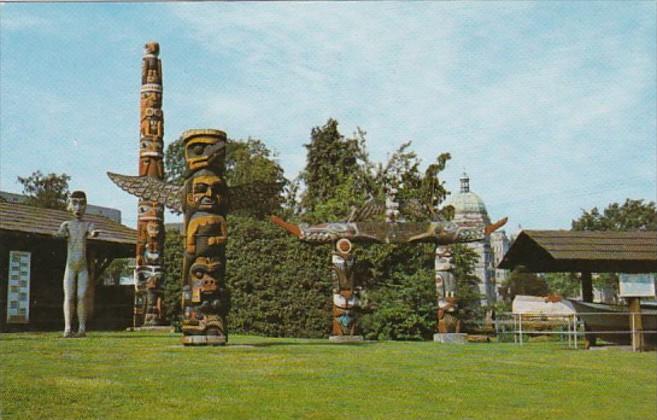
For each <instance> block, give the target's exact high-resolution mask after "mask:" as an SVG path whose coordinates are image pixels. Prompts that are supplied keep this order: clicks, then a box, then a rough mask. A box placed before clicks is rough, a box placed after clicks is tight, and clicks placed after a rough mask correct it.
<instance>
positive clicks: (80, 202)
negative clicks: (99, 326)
mask: <svg viewBox="0 0 657 420" xmlns="http://www.w3.org/2000/svg"><path fill="white" fill-rule="evenodd" d="M86 209H87V196H86V194H85V193H84V191H73V193H71V197H70V198H69V200H68V210H69V211H70V212H71V213H73V215H74V216H75V219H72V220H68V221H66V222H64V223H62V224H61V226H60V227H59V230H58V231H57V233H56V235H57V236H61V237H65V238H66V239H67V243H68V253H67V256H66V270H65V271H64V337H66V338H69V337H74V336H77V337H84V336H85V335H86V329H87V317H88V314H89V310H90V309H91V305H92V304H93V302H89V300H90V298H91V297H92V296H93V290H92V288H93V287H94V285H93V284H92V282H91V281H90V280H89V269H88V266H87V237H89V236H90V237H96V236H98V234H99V233H100V232H99V231H98V230H96V229H95V228H94V225H93V223H91V222H86V221H84V220H82V217H83V216H84V212H85V210H86ZM76 298H77V299H76ZM76 300H77V315H78V323H79V328H78V332H77V334H76V335H74V334H73V333H72V332H71V319H72V318H73V313H74V312H75V303H76Z"/></svg>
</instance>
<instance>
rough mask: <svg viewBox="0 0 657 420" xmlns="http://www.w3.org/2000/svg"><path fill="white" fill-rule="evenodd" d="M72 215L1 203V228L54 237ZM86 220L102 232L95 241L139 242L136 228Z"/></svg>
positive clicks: (99, 219)
mask: <svg viewBox="0 0 657 420" xmlns="http://www.w3.org/2000/svg"><path fill="white" fill-rule="evenodd" d="M71 218H72V215H71V214H70V213H69V212H67V211H64V210H54V209H44V208H40V207H33V206H27V205H24V204H17V203H3V202H0V231H10V232H24V233H29V234H35V235H46V236H54V234H55V232H57V229H59V226H60V225H61V223H62V222H64V221H66V220H70V219H71ZM84 220H86V221H89V222H93V223H94V225H95V226H96V229H98V230H101V231H102V232H101V234H100V235H99V236H98V237H97V238H96V239H94V241H100V242H113V243H119V244H131V245H134V244H135V242H136V241H137V231H136V230H134V229H131V228H129V227H127V226H124V225H122V224H120V223H116V222H114V221H112V220H110V219H108V218H106V217H103V216H96V215H92V214H85V215H84Z"/></svg>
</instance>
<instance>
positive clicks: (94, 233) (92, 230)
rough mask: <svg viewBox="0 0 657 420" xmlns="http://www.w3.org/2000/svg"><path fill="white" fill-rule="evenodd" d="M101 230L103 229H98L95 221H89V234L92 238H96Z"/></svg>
mask: <svg viewBox="0 0 657 420" xmlns="http://www.w3.org/2000/svg"><path fill="white" fill-rule="evenodd" d="M100 232H101V231H100V230H98V229H96V225H94V224H93V223H89V224H88V225H87V235H89V236H91V237H92V238H95V237H97V236H98V235H100Z"/></svg>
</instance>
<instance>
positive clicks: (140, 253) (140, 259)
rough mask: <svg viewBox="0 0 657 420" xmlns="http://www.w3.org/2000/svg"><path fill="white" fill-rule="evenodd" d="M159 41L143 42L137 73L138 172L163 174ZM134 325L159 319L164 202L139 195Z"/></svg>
mask: <svg viewBox="0 0 657 420" xmlns="http://www.w3.org/2000/svg"><path fill="white" fill-rule="evenodd" d="M159 53H160V45H159V44H158V43H157V42H149V43H147V44H146V45H145V52H144V58H143V63H142V73H141V95H140V124H139V134H140V138H139V176H148V177H153V178H156V179H159V180H162V179H163V178H164V164H163V161H162V157H163V154H162V150H163V148H164V143H163V137H164V114H163V113H162V64H161V62H160V59H159V58H158V55H159ZM136 248H137V255H136V267H135V306H134V319H133V321H134V325H135V326H142V325H146V326H153V325H159V324H161V323H162V304H161V302H162V297H161V290H160V289H161V280H162V270H163V263H164V261H163V255H164V254H163V250H164V206H162V205H161V204H159V203H157V202H156V201H152V200H146V199H143V198H140V199H139V206H138V210H137V247H136Z"/></svg>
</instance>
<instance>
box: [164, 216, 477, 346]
mask: <svg viewBox="0 0 657 420" xmlns="http://www.w3.org/2000/svg"><path fill="white" fill-rule="evenodd" d="M228 227H229V232H228V234H229V240H228V243H227V246H226V258H227V270H226V281H227V283H228V287H229V290H230V293H231V310H230V313H229V316H228V323H229V331H231V332H233V333H237V332H240V333H242V332H243V333H251V334H259V335H267V336H278V337H326V336H328V335H329V333H330V330H331V300H332V284H331V270H330V267H331V256H330V255H331V250H332V246H331V245H310V244H307V243H304V242H301V241H299V240H298V239H297V238H294V237H293V236H291V235H289V234H288V233H287V232H284V231H283V230H281V229H280V228H279V227H277V226H275V225H274V224H272V223H271V222H269V221H267V220H256V219H254V218H251V217H243V216H229V218H228ZM181 252H182V238H181V237H180V235H178V233H177V232H167V244H166V246H165V256H166V258H167V269H166V274H165V285H164V293H165V302H166V303H167V316H168V317H169V320H170V321H171V322H172V323H176V322H178V319H179V316H180V304H179V301H180V282H181V280H180V278H181V276H180V261H181V258H182V254H181ZM354 252H355V255H356V257H357V259H358V270H359V274H358V276H359V278H361V279H362V282H363V286H364V288H365V290H364V293H363V295H362V303H363V305H362V306H363V308H362V317H361V331H362V333H363V335H365V336H366V338H369V339H398V340H422V339H427V338H430V337H431V335H432V334H433V331H434V327H435V322H436V321H435V311H436V292H435V285H434V271H433V264H434V246H433V245H430V244H422V245H403V246H400V245H362V244H356V246H355V247H354ZM455 254H456V259H457V263H458V264H460V266H459V270H457V278H458V280H459V283H460V286H461V289H462V292H463V296H464V297H465V298H466V299H465V300H464V301H463V316H466V317H473V316H478V314H477V313H475V312H476V308H477V307H478V298H479V296H478V295H477V294H476V293H475V294H473V293H474V289H473V288H472V287H471V285H469V283H468V282H470V283H472V276H471V272H472V265H473V263H474V259H473V255H474V254H472V253H471V252H470V251H469V250H467V249H466V248H465V247H456V252H455ZM473 302H476V305H473V304H472V303H473ZM472 308H475V310H474V312H473V309H472Z"/></svg>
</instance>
